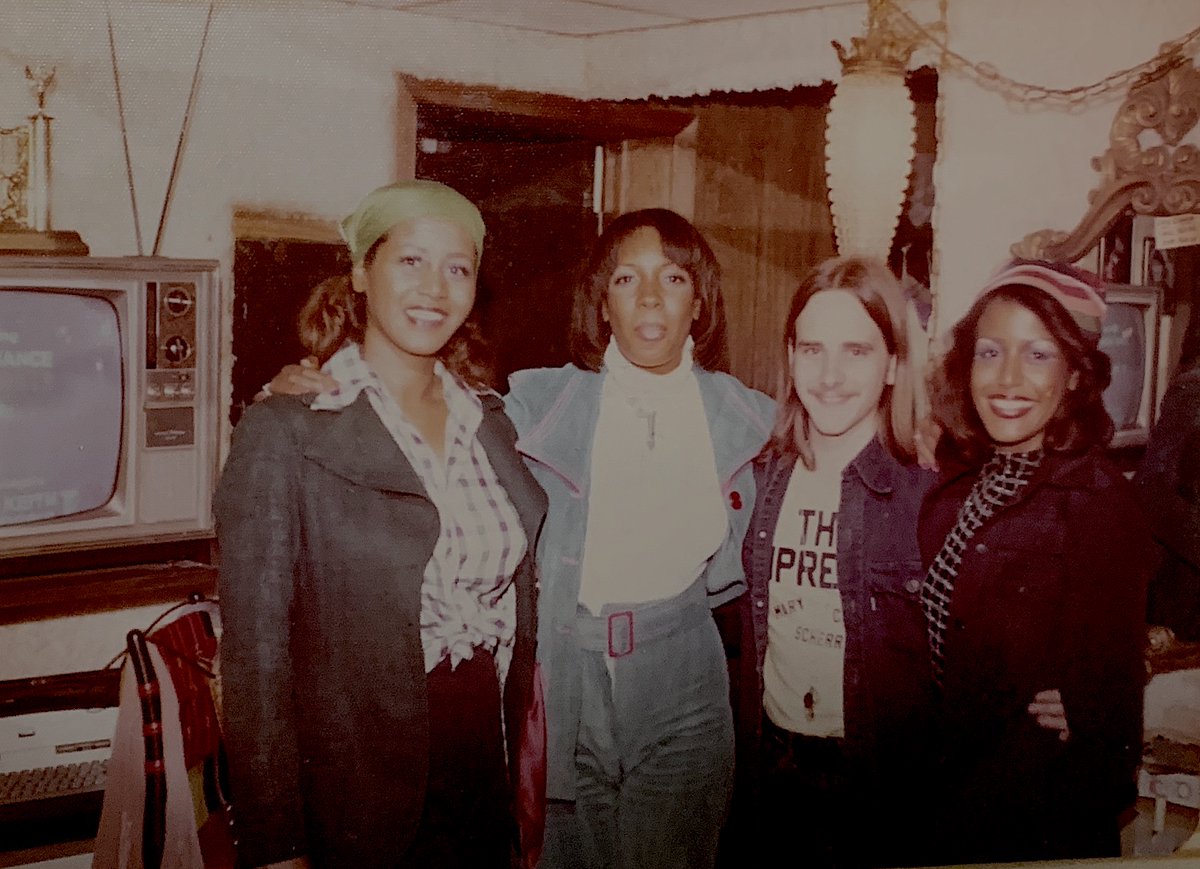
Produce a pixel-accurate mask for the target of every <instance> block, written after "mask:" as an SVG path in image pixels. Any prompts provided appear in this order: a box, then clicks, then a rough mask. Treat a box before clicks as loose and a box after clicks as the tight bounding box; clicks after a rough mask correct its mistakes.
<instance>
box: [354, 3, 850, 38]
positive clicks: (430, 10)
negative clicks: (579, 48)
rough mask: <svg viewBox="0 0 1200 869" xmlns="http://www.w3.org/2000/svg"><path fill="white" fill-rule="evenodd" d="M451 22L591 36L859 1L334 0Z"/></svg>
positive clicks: (780, 12) (750, 16)
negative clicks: (444, 19)
mask: <svg viewBox="0 0 1200 869" xmlns="http://www.w3.org/2000/svg"><path fill="white" fill-rule="evenodd" d="M338 2H341V3H343V4H345V5H349V6H373V7H378V8H384V9H395V10H397V11H399V12H402V13H404V14H412V15H426V16H431V17H434V18H447V19H452V20H455V21H473V22H476V23H480V24H494V25H498V26H501V27H511V28H515V29H517V30H533V31H537V32H540V33H554V34H558V35H561V36H583V37H586V36H597V35H600V34H604V33H626V32H631V31H643V30H655V29H658V28H664V27H679V26H684V25H689V24H697V23H700V22H704V21H723V20H729V19H738V18H757V17H761V16H765V15H780V14H784V13H788V12H797V11H800V10H804V9H814V8H818V7H822V6H846V5H854V4H861V3H862V0H338Z"/></svg>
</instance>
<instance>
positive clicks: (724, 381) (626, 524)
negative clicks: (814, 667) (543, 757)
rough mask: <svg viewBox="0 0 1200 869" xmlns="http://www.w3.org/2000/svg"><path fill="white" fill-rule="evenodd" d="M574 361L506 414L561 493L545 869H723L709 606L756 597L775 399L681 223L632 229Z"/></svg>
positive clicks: (578, 316)
mask: <svg viewBox="0 0 1200 869" xmlns="http://www.w3.org/2000/svg"><path fill="white" fill-rule="evenodd" d="M571 350H572V358H573V359H574V362H575V364H573V365H568V366H565V367H563V368H557V369H537V370H530V371H522V372H518V373H517V374H515V375H513V377H512V380H511V390H510V392H509V394H508V396H507V399H506V410H507V412H508V414H509V416H510V417H511V418H512V420H513V423H514V424H515V425H516V427H517V431H518V433H519V435H520V439H519V441H518V444H517V448H518V450H519V451H520V452H521V453H522V454H523V455H524V456H525V459H526V462H527V464H528V465H529V468H530V470H531V471H532V472H533V475H534V476H535V477H536V478H537V480H538V482H539V483H540V484H541V485H542V487H543V488H545V490H546V492H547V494H548V496H549V510H548V514H547V519H546V524H545V526H544V527H543V530H542V534H541V536H540V539H539V544H538V552H537V556H538V567H539V574H540V579H541V592H540V602H539V608H538V611H539V626H538V644H539V649H538V657H539V660H540V661H541V663H542V668H543V673H544V676H545V688H546V711H547V736H548V781H547V791H548V797H549V799H550V811H549V818H548V827H547V842H546V850H545V853H544V855H543V857H542V862H541V864H540V865H541V866H542V867H556V866H580V865H582V866H586V867H597V869H601V867H602V869H609V867H630V869H632V867H655V869H659V867H679V869H684V867H689V869H690V867H706V866H712V865H713V864H714V862H715V859H716V851H717V842H718V838H719V834H720V829H721V825H722V823H723V821H724V818H725V812H726V808H727V805H728V801H729V795H730V791H731V788H732V784H733V753H734V740H733V720H732V713H731V711H730V707H729V694H728V691H729V686H728V676H727V670H726V664H725V655H724V650H723V647H722V643H721V639H720V636H719V635H718V633H717V628H716V625H715V623H714V622H713V619H712V617H711V608H712V607H715V606H717V605H719V604H721V603H724V602H725V601H728V600H730V599H732V598H734V597H736V596H737V595H738V594H740V593H741V592H742V591H743V590H744V589H745V581H744V576H743V573H742V567H741V561H740V559H741V542H742V538H743V536H744V534H745V531H746V527H747V524H748V522H749V518H750V509H751V507H752V505H753V503H754V480H753V474H752V473H751V470H750V462H751V460H752V459H753V457H754V456H755V454H756V453H757V452H758V450H759V449H760V448H761V447H762V444H763V443H764V442H765V440H766V438H767V436H768V434H769V431H770V425H771V421H772V418H773V407H772V405H771V402H770V401H769V399H767V398H766V396H764V395H762V394H760V393H757V392H755V391H754V390H751V389H749V388H747V387H745V386H743V385H742V384H741V383H740V382H738V381H737V380H736V379H734V378H733V377H730V376H729V375H727V374H722V373H718V372H716V371H715V370H714V369H715V368H717V367H719V366H720V364H721V361H722V359H723V357H724V354H725V331H724V309H723V306H722V303H721V296H720V270H719V267H718V265H717V262H716V259H715V257H714V256H713V254H712V251H711V249H710V248H709V246H708V245H707V244H706V243H705V241H704V239H703V238H702V237H701V236H700V234H699V233H698V232H697V231H696V229H695V228H694V227H693V226H692V225H691V224H690V223H688V222H687V221H686V220H685V219H683V218H682V217H680V216H679V215H677V214H675V213H673V212H670V211H665V210H662V209H651V210H645V211H637V212H632V213H630V214H626V215H623V216H621V217H619V218H617V219H616V220H615V221H614V222H613V223H612V224H611V225H610V226H609V227H608V229H607V230H606V231H605V232H604V234H603V235H602V236H601V237H600V238H599V239H598V241H597V244H596V248H595V251H594V253H593V255H592V258H591V260H590V262H589V268H588V270H587V272H586V273H585V276H584V278H583V280H582V281H581V284H580V287H579V290H578V293H577V295H576V298H575V307H574V312H573V315H572V324H571Z"/></svg>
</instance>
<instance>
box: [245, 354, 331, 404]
mask: <svg viewBox="0 0 1200 869" xmlns="http://www.w3.org/2000/svg"><path fill="white" fill-rule="evenodd" d="M336 388H337V381H336V380H334V379H333V378H332V377H330V376H329V375H328V374H326V373H325V372H324V371H322V370H321V369H320V367H319V366H318V365H317V360H316V357H314V356H309V357H307V358H305V359H301V360H300V364H299V365H285V366H283V368H282V369H281V370H280V372H279V373H278V374H276V375H275V376H274V377H273V378H271V382H270V383H268V384H266V385H264V386H263V388H262V389H261V390H260V391H259V393H258V394H257V395H255V396H254V400H255V401H262V400H263V399H264V398H266V397H267V396H268V395H305V394H307V393H310V392H329V391H331V390H333V389H336Z"/></svg>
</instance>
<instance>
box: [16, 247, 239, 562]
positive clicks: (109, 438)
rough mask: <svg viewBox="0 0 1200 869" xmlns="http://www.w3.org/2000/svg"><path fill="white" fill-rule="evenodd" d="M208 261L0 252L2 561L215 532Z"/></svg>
mask: <svg viewBox="0 0 1200 869" xmlns="http://www.w3.org/2000/svg"><path fill="white" fill-rule="evenodd" d="M218 299H219V272H218V264H217V263H216V262H215V261H210V260H177V259H166V258H160V257H126V258H101V257H55V258H51V257H0V566H3V565H4V564H6V563H8V564H11V563H14V562H16V561H18V560H19V561H22V562H30V563H35V564H36V563H38V561H39V560H51V559H50V558H49V557H50V556H55V555H60V554H64V553H75V554H76V555H77V557H76V561H77V562H79V563H80V565H81V566H82V567H86V566H87V562H88V559H87V556H88V554H89V553H96V554H98V555H100V554H107V555H108V556H109V557H110V560H111V556H112V554H113V552H114V551H116V550H119V549H121V548H122V547H136V546H147V545H152V544H157V543H166V542H168V541H185V540H203V539H207V538H210V537H211V535H212V518H211V507H210V501H211V497H212V489H213V485H214V480H215V476H216V472H217V460H218V457H217V436H218V435H217V432H218V413H217V402H218V395H217V372H218V359H219V353H218V334H217V325H216V324H217V305H218Z"/></svg>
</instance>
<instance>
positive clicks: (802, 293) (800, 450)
mask: <svg viewBox="0 0 1200 869" xmlns="http://www.w3.org/2000/svg"><path fill="white" fill-rule="evenodd" d="M824 290H844V291H845V292H848V293H850V294H851V295H852V296H854V297H855V298H856V299H858V301H859V302H860V303H861V304H862V306H863V309H864V310H865V311H866V312H867V316H868V317H870V318H871V320H872V322H874V323H875V325H876V326H878V327H879V331H880V332H882V333H883V341H884V346H885V347H886V349H887V352H888V354H889V355H891V356H894V357H896V372H895V378H894V382H893V383H891V384H888V385H885V386H884V388H883V395H882V397H881V398H880V400H879V410H880V422H881V425H880V426H879V438H880V440H881V441H882V442H883V445H884V446H885V447H886V448H887V450H888V451H889V452H890V453H891V454H892V455H893V456H895V457H896V459H898V460H899V461H902V462H911V461H912V460H913V459H914V458H916V447H915V445H914V432H915V430H916V402H915V398H914V382H913V378H914V375H913V371H912V364H911V360H910V358H909V348H908V333H907V330H906V328H905V311H906V306H907V302H906V300H905V296H904V290H903V289H902V288H901V286H900V283H899V281H897V280H896V277H895V275H893V274H892V272H891V270H890V269H889V268H888V267H887V264H886V263H884V262H883V261H882V260H876V259H872V258H869V257H860V256H848V257H833V258H831V259H827V260H825V261H824V262H822V263H821V264H820V265H818V266H817V267H816V268H814V269H812V270H811V271H810V272H809V273H808V274H807V275H805V277H804V279H803V280H802V281H801V282H800V286H799V287H798V288H797V290H796V292H795V295H793V296H792V303H791V305H790V306H789V307H788V314H787V319H786V320H785V321H784V330H783V342H782V346H781V350H782V359H781V362H782V365H783V372H784V376H783V377H782V378H780V385H779V391H778V393H777V394H776V396H775V398H776V403H777V405H778V411H777V414H776V417H775V428H774V430H773V431H772V432H771V439H770V440H769V441H767V445H766V447H765V448H764V450H765V451H772V452H778V453H783V454H788V455H795V456H797V457H798V458H799V459H800V461H801V462H802V463H803V464H804V467H806V468H808V469H809V470H810V471H811V470H813V469H814V468H815V467H816V460H815V459H814V457H813V449H812V440H811V433H810V430H809V426H810V424H811V423H810V421H809V418H808V413H807V412H806V411H805V410H804V405H803V404H801V402H800V399H799V398H798V397H797V396H796V383H795V380H794V378H793V377H792V368H791V366H790V365H789V364H788V352H789V351H790V350H791V349H792V348H793V347H794V346H795V341H796V319H797V318H798V317H799V316H800V312H801V311H803V310H804V307H805V306H806V305H807V304H808V302H809V299H811V298H812V297H813V296H815V295H816V294H817V293H820V292H823V291H824Z"/></svg>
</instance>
